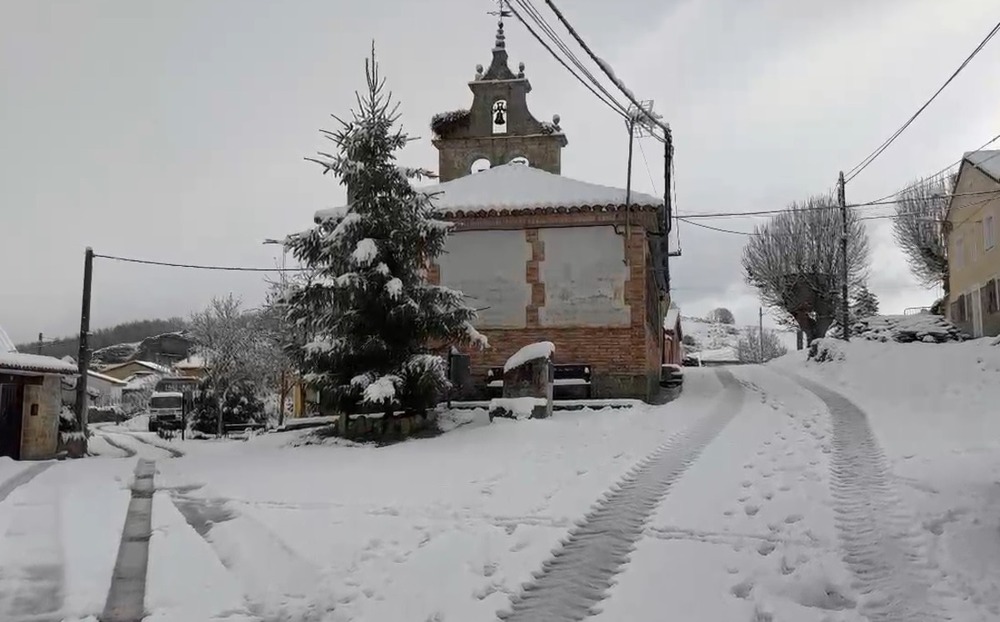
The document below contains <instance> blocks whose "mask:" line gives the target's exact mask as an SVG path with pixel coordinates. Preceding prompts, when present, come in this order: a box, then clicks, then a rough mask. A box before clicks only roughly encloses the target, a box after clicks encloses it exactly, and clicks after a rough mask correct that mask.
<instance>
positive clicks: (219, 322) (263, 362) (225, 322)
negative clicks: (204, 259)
mask: <svg viewBox="0 0 1000 622" xmlns="http://www.w3.org/2000/svg"><path fill="white" fill-rule="evenodd" d="M190 331H191V336H192V338H193V339H194V341H195V343H196V344H197V345H196V351H197V353H198V354H199V355H201V356H202V358H203V359H204V360H205V365H206V370H207V376H206V381H207V384H208V385H209V386H211V387H212V389H213V391H214V393H215V395H216V397H217V399H219V400H221V401H223V402H224V401H225V399H226V397H227V395H228V392H229V391H230V390H232V389H235V388H237V387H240V386H253V387H255V388H256V390H257V392H258V394H259V396H263V395H265V394H266V393H268V392H272V391H274V390H275V388H276V386H277V384H278V379H279V377H280V373H281V369H282V365H283V364H284V355H283V353H282V352H281V347H280V344H279V343H278V341H277V339H275V338H274V333H273V331H274V329H273V327H272V318H271V316H270V315H269V314H267V313H262V312H260V311H245V310H244V309H243V308H242V303H241V301H240V299H239V298H235V297H234V296H233V295H232V294H230V295H229V296H226V297H225V298H214V299H213V300H212V303H211V305H209V307H208V308H207V309H205V310H204V311H200V312H197V313H194V314H192V316H191V322H190ZM218 412H219V420H218V426H219V430H218V432H219V434H221V433H222V418H221V412H222V410H221V409H219V410H218Z"/></svg>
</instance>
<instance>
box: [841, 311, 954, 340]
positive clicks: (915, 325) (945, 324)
mask: <svg viewBox="0 0 1000 622" xmlns="http://www.w3.org/2000/svg"><path fill="white" fill-rule="evenodd" d="M851 334H852V335H853V336H856V337H859V338H861V339H867V340H869V341H882V342H888V341H897V342H900V343H910V342H913V341H923V342H925V343H944V342H947V341H964V340H966V339H968V335H966V334H965V333H964V332H963V331H962V330H961V329H960V328H958V327H957V326H955V325H954V324H952V323H951V322H949V321H948V320H946V319H945V318H943V317H941V316H940V315H932V314H930V313H919V314H916V315H876V316H874V317H868V318H863V319H861V320H858V321H857V322H855V323H854V324H853V325H852V326H851Z"/></svg>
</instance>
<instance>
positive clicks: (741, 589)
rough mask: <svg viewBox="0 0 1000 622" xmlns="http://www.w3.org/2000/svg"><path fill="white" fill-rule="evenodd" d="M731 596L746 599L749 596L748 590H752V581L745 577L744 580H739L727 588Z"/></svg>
mask: <svg viewBox="0 0 1000 622" xmlns="http://www.w3.org/2000/svg"><path fill="white" fill-rule="evenodd" d="M729 591H730V592H731V593H732V595H733V596H735V597H736V598H739V599H741V600H746V599H747V598H749V597H750V592H752V591H753V581H751V580H750V579H747V580H746V581H741V582H740V583H737V584H736V585H734V586H733V587H732V589H730V590H729Z"/></svg>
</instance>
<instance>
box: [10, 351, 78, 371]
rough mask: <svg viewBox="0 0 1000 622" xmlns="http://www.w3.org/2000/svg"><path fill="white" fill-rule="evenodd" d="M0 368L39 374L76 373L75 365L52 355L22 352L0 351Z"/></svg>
mask: <svg viewBox="0 0 1000 622" xmlns="http://www.w3.org/2000/svg"><path fill="white" fill-rule="evenodd" d="M0 369H9V370H14V371H20V372H33V373H41V374H60V375H70V374H75V373H77V371H78V370H77V368H76V366H75V365H70V364H69V363H67V362H65V361H61V360H59V359H57V358H55V357H54V356H44V355H41V354H25V353H23V352H16V351H15V352H0Z"/></svg>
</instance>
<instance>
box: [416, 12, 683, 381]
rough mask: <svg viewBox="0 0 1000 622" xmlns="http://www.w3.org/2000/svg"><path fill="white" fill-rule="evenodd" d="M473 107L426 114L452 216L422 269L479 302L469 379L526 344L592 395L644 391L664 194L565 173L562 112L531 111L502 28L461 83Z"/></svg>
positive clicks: (664, 296)
mask: <svg viewBox="0 0 1000 622" xmlns="http://www.w3.org/2000/svg"><path fill="white" fill-rule="evenodd" d="M469 88H470V89H471V90H472V105H471V107H470V108H469V109H468V110H458V111H455V112H450V113H445V114H442V115H437V116H435V117H434V119H433V121H432V123H431V126H432V130H433V131H434V135H435V138H434V146H435V147H437V150H438V169H439V176H440V179H439V181H440V184H439V185H438V186H437V187H435V188H432V190H433V191H434V192H435V193H440V195H438V196H437V198H436V206H437V207H438V209H439V210H440V211H441V212H442V217H443V218H444V219H446V220H448V221H450V222H453V223H455V229H454V233H453V235H452V236H451V238H450V239H449V241H448V245H447V251H446V254H444V255H442V256H441V257H440V258H439V261H438V263H437V265H436V266H434V267H433V268H432V270H431V278H432V279H433V280H435V281H437V282H438V283H440V284H443V285H447V286H449V287H453V288H455V289H458V290H461V291H462V292H464V293H465V294H466V296H468V297H469V300H470V303H471V304H472V305H473V306H474V307H475V308H477V309H478V310H479V321H478V323H477V328H478V329H479V330H480V331H481V332H482V333H484V334H485V335H486V336H487V337H488V338H489V340H490V348H489V349H487V350H485V351H483V352H471V353H470V354H471V357H472V371H473V374H474V377H475V379H476V382H477V385H484V384H485V383H486V381H487V371H488V370H489V368H491V367H496V366H502V365H503V364H504V362H505V361H506V360H507V358H508V357H509V356H511V355H512V354H513V353H514V352H516V351H517V350H518V349H520V348H521V347H522V346H524V345H526V344H529V343H532V342H535V341H551V342H553V343H554V344H555V346H556V348H555V354H554V361H555V362H556V363H562V364H576V365H583V366H586V367H588V368H589V371H590V381H591V383H592V386H591V392H590V393H591V395H592V397H595V398H603V397H618V398H621V397H633V398H640V399H650V398H652V397H653V396H654V395H655V394H656V392H657V391H658V387H659V374H660V364H661V361H662V360H663V347H664V336H663V330H662V328H661V327H662V326H663V319H664V311H665V309H666V308H667V305H668V304H669V293H668V291H667V283H666V276H665V266H666V257H665V256H664V253H663V250H662V249H664V248H665V245H664V244H663V243H662V236H663V234H664V233H665V230H664V223H665V220H666V219H665V208H664V201H663V200H662V199H660V198H658V197H653V196H649V195H644V194H639V193H635V192H632V193H631V196H630V197H628V199H627V197H626V191H625V190H622V189H617V188H609V187H606V186H600V185H597V184H592V183H587V182H583V181H577V180H575V179H571V178H569V177H564V176H562V166H561V162H562V150H563V148H565V147H566V145H567V142H568V141H567V138H566V134H565V133H564V131H563V128H562V127H561V126H560V122H561V120H560V118H559V116H553V117H552V121H551V122H546V121H539V120H538V119H537V118H536V117H535V116H534V115H533V114H532V113H531V111H530V110H529V108H528V102H527V96H528V93H530V92H531V83H530V82H529V81H528V78H527V77H525V72H524V64H523V63H522V64H520V65H519V66H518V70H517V72H516V73H515V72H514V71H512V70H511V68H510V65H509V61H508V55H507V49H506V45H505V40H504V31H503V22H502V21H501V23H500V24H499V26H498V30H497V36H496V43H495V45H494V47H493V59H492V62H491V63H490V65H489V67H488V68H486V70H485V71H484V70H483V68H482V66H479V67H477V68H476V77H475V79H474V80H473V81H472V82H470V83H469Z"/></svg>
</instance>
